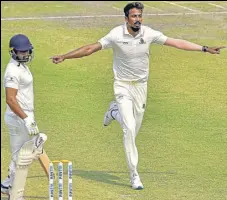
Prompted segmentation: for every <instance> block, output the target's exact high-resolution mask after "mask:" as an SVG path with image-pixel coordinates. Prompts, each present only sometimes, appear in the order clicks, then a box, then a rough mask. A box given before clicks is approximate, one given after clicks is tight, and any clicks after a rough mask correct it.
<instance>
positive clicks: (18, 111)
mask: <svg viewBox="0 0 227 200" xmlns="http://www.w3.org/2000/svg"><path fill="white" fill-rule="evenodd" d="M6 103H7V104H8V106H9V107H10V109H11V110H12V111H13V112H14V113H15V114H16V115H17V116H19V117H20V118H21V119H24V118H26V117H27V115H26V114H25V113H24V111H23V110H22V109H21V107H20V105H19V104H18V102H17V100H16V99H14V98H9V99H6Z"/></svg>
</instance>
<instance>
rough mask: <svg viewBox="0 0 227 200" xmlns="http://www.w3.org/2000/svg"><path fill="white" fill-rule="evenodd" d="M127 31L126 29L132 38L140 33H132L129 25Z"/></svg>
mask: <svg viewBox="0 0 227 200" xmlns="http://www.w3.org/2000/svg"><path fill="white" fill-rule="evenodd" d="M127 29H128V32H129V34H130V35H132V36H133V37H136V36H137V35H138V34H139V32H140V30H138V31H136V32H134V31H133V30H132V29H131V27H130V26H129V25H127Z"/></svg>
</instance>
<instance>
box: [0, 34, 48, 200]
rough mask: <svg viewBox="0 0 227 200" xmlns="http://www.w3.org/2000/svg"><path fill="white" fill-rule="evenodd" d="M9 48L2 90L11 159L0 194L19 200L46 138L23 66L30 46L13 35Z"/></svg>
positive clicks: (28, 74) (30, 53) (24, 38)
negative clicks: (35, 113) (32, 165)
mask: <svg viewBox="0 0 227 200" xmlns="http://www.w3.org/2000/svg"><path fill="white" fill-rule="evenodd" d="M9 48H10V50H9V53H10V56H11V58H10V61H9V63H8V65H7V67H6V69H5V73H4V79H3V86H4V90H5V97H6V111H5V116H4V121H5V124H6V126H7V128H8V132H9V137H10V147H11V153H12V157H11V162H10V164H9V168H8V176H7V177H6V179H5V180H3V181H2V183H1V193H4V194H7V195H9V200H23V199H24V187H25V183H26V177H27V173H28V168H29V166H30V165H31V164H32V161H33V160H34V159H38V158H39V156H40V155H41V154H42V153H43V144H44V143H45V141H46V140H47V136H46V135H45V134H44V133H40V132H39V129H38V126H37V123H36V122H35V117H34V92H33V75H32V73H31V71H30V70H29V67H28V66H27V64H28V63H30V62H31V61H32V59H33V55H34V52H33V46H32V44H31V42H30V40H29V39H28V37H27V36H26V35H23V34H17V35H14V36H13V37H12V38H11V39H10V42H9Z"/></svg>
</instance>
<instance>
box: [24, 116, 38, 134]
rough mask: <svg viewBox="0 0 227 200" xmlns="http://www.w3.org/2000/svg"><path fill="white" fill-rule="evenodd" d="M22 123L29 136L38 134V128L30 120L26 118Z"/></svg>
mask: <svg viewBox="0 0 227 200" xmlns="http://www.w3.org/2000/svg"><path fill="white" fill-rule="evenodd" d="M24 122H25V126H26V128H27V129H28V134H29V135H36V134H38V133H39V129H38V126H37V124H36V122H35V121H34V120H33V119H32V118H30V117H26V118H24Z"/></svg>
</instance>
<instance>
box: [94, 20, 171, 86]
mask: <svg viewBox="0 0 227 200" xmlns="http://www.w3.org/2000/svg"><path fill="white" fill-rule="evenodd" d="M166 40H167V37H166V36H165V35H163V33H161V32H159V31H156V30H153V29H152V28H150V27H148V26H144V25H141V28H140V31H139V33H138V35H136V36H135V37H133V36H132V35H131V34H130V33H129V32H128V29H127V26H126V23H125V24H124V25H121V26H117V27H115V28H113V29H112V30H111V31H110V32H109V33H108V34H107V35H106V36H104V37H103V38H101V39H100V40H99V41H98V42H100V43H101V45H102V49H107V48H112V49H113V54H114V55H113V57H114V59H113V71H114V78H115V80H120V81H138V82H145V81H147V80H148V76H149V56H150V51H149V49H150V44H151V43H157V44H164V43H165V41H166Z"/></svg>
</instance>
